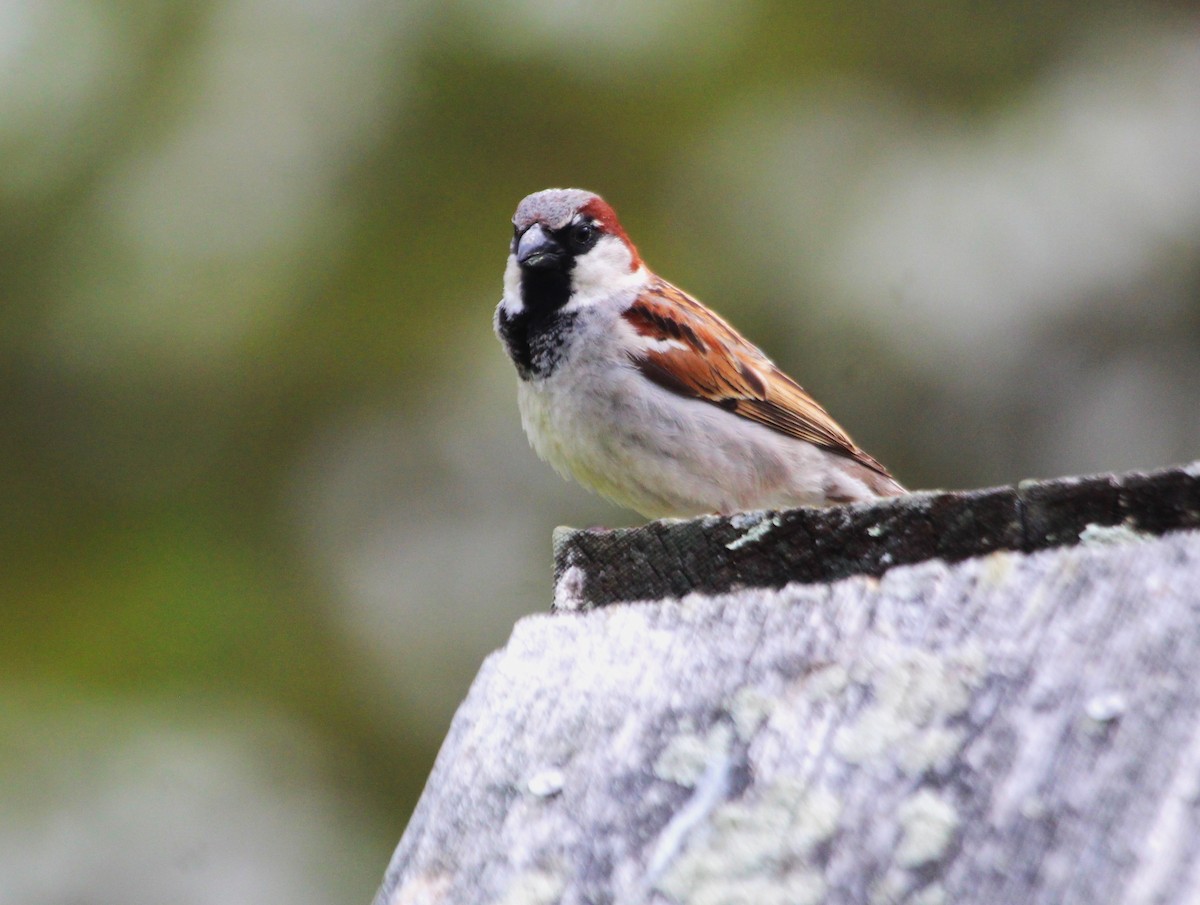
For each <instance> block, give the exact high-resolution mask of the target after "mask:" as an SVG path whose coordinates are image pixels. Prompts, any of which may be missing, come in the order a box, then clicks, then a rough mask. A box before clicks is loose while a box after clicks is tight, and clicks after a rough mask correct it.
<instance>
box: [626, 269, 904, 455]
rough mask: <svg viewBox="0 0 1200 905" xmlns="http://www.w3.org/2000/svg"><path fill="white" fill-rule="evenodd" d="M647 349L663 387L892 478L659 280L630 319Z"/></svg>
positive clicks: (649, 368) (647, 362)
mask: <svg viewBox="0 0 1200 905" xmlns="http://www.w3.org/2000/svg"><path fill="white" fill-rule="evenodd" d="M624 317H625V320H626V321H627V322H628V323H629V324H630V326H632V327H633V329H634V330H635V331H636V332H637V333H638V335H639V336H642V337H645V338H646V339H647V344H646V348H644V349H641V350H639V351H637V352H635V353H632V354H631V355H630V358H631V359H632V361H633V363H634V365H635V366H636V367H637V368H638V369H639V370H640V371H641V372H642V373H643V374H645V375H646V377H647V378H649V379H650V380H652V381H654V382H655V383H657V384H658V385H659V386H661V387H664V388H665V389H668V390H670V391H671V392H673V393H678V394H679V395H681V396H687V397H691V398H694V399H701V400H703V401H705V402H709V403H712V404H713V405H716V406H719V407H720V408H723V409H725V410H726V411H729V412H733V413H734V414H736V415H740V416H741V417H743V418H746V419H749V420H750V421H757V422H758V423H759V424H763V425H765V426H767V427H769V428H771V429H772V430H775V431H778V432H779V433H781V434H785V435H787V436H789V437H795V438H796V439H798V440H805V441H807V442H809V443H813V444H815V445H817V446H820V447H823V448H825V449H828V450H830V451H832V452H835V453H838V454H839V455H843V456H846V457H847V458H850V459H854V460H855V461H857V462H860V463H862V464H863V465H865V466H866V467H868V468H870V469H871V470H872V471H876V472H878V473H879V474H881V475H885V476H889V477H890V475H888V472H887V470H886V469H885V468H884V467H883V466H882V465H880V464H879V463H878V462H877V461H875V459H874V458H872V457H871V456H869V455H868V454H867V453H865V452H863V450H861V449H859V448H858V446H857V445H855V443H854V441H853V440H851V439H850V436H849V435H848V434H847V433H846V432H845V431H844V430H842V428H841V427H840V426H839V425H838V423H837V422H836V421H834V420H833V418H831V417H830V416H829V413H828V412H827V411H825V409H823V408H821V406H820V405H819V404H818V403H817V401H816V400H815V399H813V398H812V396H810V395H808V393H807V392H805V390H804V388H803V387H802V386H800V384H798V383H796V381H794V380H792V378H790V377H788V376H787V375H786V374H785V373H783V371H781V370H779V368H777V367H776V366H775V365H774V364H773V363H772V362H771V360H770V359H768V358H767V357H766V356H765V355H763V353H762V352H761V351H759V349H758V348H757V347H755V346H754V345H753V344H751V343H750V342H749V341H747V340H746V339H745V338H743V337H742V335H741V334H740V333H738V332H737V331H736V330H734V329H733V327H731V326H729V324H727V323H726V322H725V321H724V320H722V319H721V318H720V317H718V316H717V315H715V314H714V313H713V312H711V311H710V310H708V309H707V308H705V307H704V306H703V305H701V304H700V303H699V302H698V301H696V300H695V299H694V298H692V297H691V296H690V295H688V294H687V293H686V292H684V291H683V290H682V289H679V288H677V287H675V286H672V285H671V284H670V283H668V282H666V281H665V280H662V279H659V278H655V279H654V280H652V281H651V283H650V285H649V286H647V287H646V289H645V290H644V291H643V292H642V294H641V295H640V296H639V297H638V299H637V301H635V302H634V303H633V305H631V306H630V307H629V309H628V310H627V311H626V312H625V314H624Z"/></svg>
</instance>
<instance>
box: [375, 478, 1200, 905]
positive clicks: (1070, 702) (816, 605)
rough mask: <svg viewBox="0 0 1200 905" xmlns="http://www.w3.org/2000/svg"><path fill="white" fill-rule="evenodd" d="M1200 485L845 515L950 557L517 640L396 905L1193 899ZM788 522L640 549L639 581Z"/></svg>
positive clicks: (970, 498)
mask: <svg viewBox="0 0 1200 905" xmlns="http://www.w3.org/2000/svg"><path fill="white" fill-rule="evenodd" d="M1195 471H1196V470H1195V469H1191V470H1187V469H1180V470H1177V471H1174V472H1165V473H1161V474H1158V475H1147V476H1124V477H1121V478H1109V479H1088V480H1085V481H1078V482H1051V483H1048V484H1041V485H1025V486H1023V487H1022V488H1021V489H1020V490H1019V491H987V492H983V493H980V494H951V495H940V496H930V497H924V498H919V499H917V500H913V501H909V502H908V503H907V504H900V505H894V504H893V505H885V506H883V507H877V509H875V510H871V509H861V510H860V509H856V510H851V511H846V510H842V511H841V512H840V513H837V512H833V513H823V514H822V515H823V516H824V517H827V518H831V519H842V520H844V521H842V522H840V523H839V524H843V525H850V526H853V531H854V532H857V533H856V534H855V536H856V537H857V538H858V543H860V544H861V547H860V548H859V549H861V550H870V549H877V548H873V547H871V543H872V542H873V541H880V542H882V543H884V544H887V543H889V540H888V538H889V537H890V535H891V533H899V534H901V535H904V536H907V537H909V538H915V539H916V540H913V543H918V541H919V543H920V544H923V545H925V548H926V549H932V550H937V551H940V552H939V553H934V554H931V556H934V557H938V556H942V555H944V556H945V558H944V559H943V558H932V559H929V560H928V561H925V562H920V563H916V564H913V565H899V566H893V567H891V568H887V569H881V568H879V565H880V560H879V558H878V556H876V559H875V560H874V562H875V563H876V565H875V566H871V567H869V568H867V569H860V570H858V571H860V572H864V571H865V572H872V571H882V572H884V574H882V575H881V576H880V577H875V576H874V575H871V574H857V575H852V576H851V577H848V578H843V579H841V580H836V581H829V582H824V583H792V584H787V585H786V586H784V587H775V586H774V585H775V584H783V581H781V580H780V579H778V578H774V579H771V580H770V581H761V582H756V583H757V584H758V585H760V586H755V587H747V588H743V589H741V590H738V591H734V592H730V593H725V594H717V595H706V594H687V595H686V596H683V597H682V599H663V600H658V601H651V602H642V603H634V604H614V605H609V606H602V607H598V608H591V609H589V608H588V603H589V601H587V600H586V599H583V600H582V601H581V602H582V603H583V607H582V610H583V611H582V612H579V613H578V614H566V613H557V614H547V615H540V616H533V617H529V618H527V619H524V620H522V621H521V622H520V623H518V624H517V626H516V628H515V629H514V631H513V635H512V637H511V639H510V640H509V642H508V644H507V645H506V646H505V647H504V648H503V649H502V650H500V651H498V652H497V653H495V654H493V655H492V656H491V657H489V658H488V660H487V661H486V662H485V663H484V665H483V668H482V669H481V671H480V673H479V676H478V677H477V679H476V681H475V684H474V685H473V686H472V689H471V691H470V693H469V695H468V697H467V699H466V701H465V702H464V703H463V705H462V707H461V708H460V709H459V712H458V713H457V715H456V716H455V718H454V722H453V724H452V726H451V729H450V732H449V735H448V736H447V738H446V741H445V744H444V746H443V748H442V751H441V753H440V755H439V757H438V760H437V763H436V765H435V767H434V769H433V772H432V774H431V776H430V778H429V782H428V784H427V786H426V789H425V793H424V795H423V796H422V798H421V801H420V803H419V804H418V806H417V809H416V811H415V812H414V814H413V816H412V818H411V821H410V823H409V825H408V828H407V830H406V831H405V833H404V836H403V838H402V840H401V842H400V845H399V848H398V849H397V851H396V854H395V856H394V858H393V861H392V863H391V865H390V867H389V868H388V871H387V874H386V878H385V881H384V884H383V887H382V889H381V890H380V894H379V897H378V900H377V902H378V903H379V905H415V903H494V902H496V903H504V905H517V903H544V905H550V903H565V905H585V903H587V905H600V903H641V902H655V903H694V905H717V903H735V902H753V903H764V905H774V903H778V905H785V903H786V905H796V903H843V902H845V903H892V902H906V903H921V905H936V903H953V902H972V903H995V905H1000V903H1003V905H1010V903H1014V902H1020V903H1046V905H1050V903H1054V905H1058V903H1087V905H1095V903H1102V902H1103V903H1108V902H1122V903H1174V902H1194V901H1200V532H1195V531H1188V530H1175V529H1178V528H1180V527H1182V526H1183V525H1184V524H1186V522H1187V520H1188V519H1192V518H1194V517H1195V509H1196V478H1195ZM1006 494H1007V496H1006ZM1005 499H1008V500H1009V501H1010V502H1009V503H1005V502H1004V500H1005ZM1013 499H1016V500H1020V501H1021V503H1020V506H1021V507H1022V508H1023V511H1024V515H1023V517H1022V518H1021V519H1019V520H1018V522H1017V523H1019V524H1020V525H1021V526H1022V527H1021V529H1020V531H1018V532H1014V531H1013V529H1012V525H1013V524H1014V521H1013V518H1012V516H1011V512H1012V508H1011V505H1010V503H1011V501H1012V500H1013ZM1006 507H1008V508H1007V509H1006ZM1006 512H1008V513H1010V514H1008V515H1006V514H1005V513H1006ZM809 515H812V514H809ZM792 517H793V516H792V514H791V513H787V514H784V515H783V518H782V519H781V520H780V524H772V523H770V522H766V523H764V522H762V521H759V522H751V521H749V520H747V521H744V522H742V523H741V526H740V527H739V526H738V525H737V524H735V523H734V522H733V521H732V520H716V519H713V520H703V521H702V522H700V523H696V522H692V523H683V524H678V525H673V526H659V525H654V526H651V527H650V528H648V529H639V530H646V531H650V532H653V533H655V534H656V536H658V537H660V538H662V540H661V542H660V543H659V546H658V547H657V550H658V552H657V553H656V554H652V553H650V552H646V553H645V554H644V555H645V556H646V559H647V565H645V569H646V570H649V572H650V573H654V572H655V570H656V569H657V570H658V571H661V572H663V573H664V575H665V576H666V577H665V578H663V579H661V580H664V581H665V580H667V579H668V578H669V579H670V580H672V581H674V580H676V579H675V578H673V577H671V576H672V575H673V574H674V573H672V572H671V570H670V569H669V568H668V567H667V566H666V565H665V564H666V563H669V562H670V559H671V557H673V556H674V557H677V558H679V559H680V560H684V561H687V560H688V557H689V556H690V555H691V548H690V546H689V544H691V543H693V542H694V539H695V538H697V537H702V536H703V537H711V538H716V539H717V540H715V541H714V543H719V544H720V545H721V547H722V548H724V549H726V550H727V551H729V552H730V553H733V554H737V553H739V551H742V550H747V549H748V548H750V547H751V546H753V545H755V544H761V543H764V542H765V543H767V544H768V546H769V545H770V544H771V543H772V541H771V539H772V538H774V537H775V532H776V531H777V530H779V529H780V528H781V527H782V526H783V525H787V524H790V522H789V521H788V519H790V518H792ZM871 519H873V521H871ZM763 524H766V525H767V527H766V528H764V529H760V526H762V525H763ZM697 525H699V526H700V527H699V529H698V528H697ZM875 525H884V526H886V530H884V531H879V532H877V534H878V536H876V534H872V533H871V532H870V530H869V529H870V528H871V527H873V526H875ZM972 526H974V527H972ZM756 529H757V530H756ZM796 530H797V531H799V530H800V529H799V528H797V529H796ZM1164 531H1166V532H1167V533H1165V534H1163V535H1162V536H1157V535H1158V534H1160V533H1162V532H1164ZM1031 532H1032V533H1031ZM972 534H977V535H981V536H982V537H983V541H982V542H983V543H986V544H993V545H994V546H995V547H1000V548H1011V549H999V550H996V552H990V553H986V551H985V555H971V554H969V553H966V552H965V550H966V549H967V547H968V546H969V544H968V543H967V540H968V539H969V537H970V536H971V535H972ZM1031 537H1032V538H1034V540H1032V541H1031V540H1030V538H1031ZM689 538H690V539H691V540H689ZM1051 539H1053V540H1051ZM1001 541H1003V542H1001ZM739 543H740V544H741V545H740V546H739ZM829 543H830V544H832V541H830V542H829ZM897 543H899V542H897ZM1054 544H1059V546H1055V545H1054ZM731 545H732V549H731V548H730V547H731ZM1039 547H1046V548H1047V549H1040V550H1039V549H1037V548H1039ZM639 549H642V550H644V551H653V550H654V549H656V548H654V547H652V546H646V547H641V548H639ZM824 549H827V550H832V552H831V555H834V556H841V557H842V559H843V561H844V562H845V563H846V565H844V566H837V567H829V568H831V569H832V572H833V574H836V573H837V571H838V570H840V569H843V568H849V566H850V563H849V560H848V559H846V557H847V556H848V554H846V553H845V552H844V551H845V549H846V548H836V549H835V548H832V547H831V546H826V547H825V548H824ZM901 549H903V548H902V547H896V546H889V547H886V548H885V549H884V550H883V551H880V553H882V552H887V551H888V550H891V551H893V555H895V551H898V550H901ZM1027 550H1032V551H1033V552H1027ZM839 551H840V552H839ZM948 560H955V561H948ZM707 562H709V561H706V563H707ZM600 564H601V565H603V563H600ZM639 568H642V567H641V566H639ZM706 568H709V565H707V564H700V565H692V566H689V567H688V568H687V569H684V570H681V571H683V572H685V573H686V574H688V575H690V577H691V578H692V579H693V580H696V581H697V582H698V583H699V584H700V585H701V586H706V585H704V574H703V569H706ZM689 570H690V571H689ZM733 577H734V578H736V573H733ZM569 580H571V579H569ZM575 580H576V581H577V585H576V586H575V587H574V588H568V589H567V590H569V591H571V592H572V593H574V594H576V595H579V594H580V593H581V588H586V584H579V583H578V576H576V578H575ZM731 580H732V579H731ZM671 587H673V588H680V589H681V590H684V591H686V587H681V585H679V584H673V585H671ZM561 590H562V589H561V582H560V591H561ZM631 596H645V594H636V595H631ZM560 602H561V601H560Z"/></svg>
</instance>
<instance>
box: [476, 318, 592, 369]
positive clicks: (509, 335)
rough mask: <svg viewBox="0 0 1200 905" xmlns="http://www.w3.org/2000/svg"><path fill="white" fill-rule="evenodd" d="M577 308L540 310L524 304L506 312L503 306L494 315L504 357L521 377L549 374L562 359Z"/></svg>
mask: <svg viewBox="0 0 1200 905" xmlns="http://www.w3.org/2000/svg"><path fill="white" fill-rule="evenodd" d="M577 316H578V312H575V311H562V310H560V309H558V308H556V309H554V310H552V311H548V312H544V313H539V312H534V311H530V310H529V309H528V308H526V309H524V310H523V311H521V312H519V313H518V314H515V315H512V316H510V315H509V314H508V312H506V311H505V310H504V308H503V307H501V308H500V309H499V312H498V313H497V316H496V329H497V332H498V333H499V334H500V339H501V340H502V341H503V342H504V347H505V348H506V349H507V350H508V357H509V358H511V359H512V360H513V364H514V365H516V366H517V374H518V375H520V377H521V379H522V380H533V379H535V378H545V377H549V376H550V375H551V374H553V373H554V371H555V370H556V369H557V368H558V366H559V364H560V363H561V362H562V357H563V353H564V352H565V350H566V343H567V339H566V337H567V334H568V332H569V331H570V329H571V325H572V324H573V323H574V322H575V318H576V317H577Z"/></svg>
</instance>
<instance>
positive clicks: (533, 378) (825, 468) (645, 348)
mask: <svg viewBox="0 0 1200 905" xmlns="http://www.w3.org/2000/svg"><path fill="white" fill-rule="evenodd" d="M512 222H513V237H512V244H511V247H510V249H509V255H508V264H507V266H506V267H505V271H504V296H503V298H502V299H501V300H500V304H499V305H498V306H497V308H496V315H495V319H494V324H493V326H494V328H495V331H496V335H497V336H498V337H499V338H500V341H501V342H502V343H503V344H504V347H505V349H506V350H507V352H508V355H509V357H510V358H511V359H512V362H513V364H514V365H515V366H516V370H517V376H518V377H519V380H518V385H517V401H518V406H519V408H520V412H521V423H522V425H523V427H524V429H525V434H526V435H527V436H528V438H529V442H530V444H531V445H532V446H533V449H534V450H535V451H536V452H537V454H538V455H539V456H540V457H541V458H542V459H544V460H546V461H547V462H549V463H550V464H551V465H553V466H554V468H555V469H556V470H557V471H558V472H559V473H561V474H562V475H563V476H564V477H567V478H574V479H575V480H576V481H578V482H579V483H580V484H583V485H584V486H585V487H587V488H589V489H591V490H593V491H596V492H598V493H599V494H601V495H602V496H605V497H607V498H609V499H610V500H612V501H613V502H615V503H618V504H619V505H622V506H625V507H627V508H630V509H633V510H635V511H636V512H639V513H640V514H642V515H644V516H646V517H647V518H652V519H653V518H687V517H691V516H697V515H704V514H709V513H718V514H723V515H724V514H730V513H734V512H739V511H744V510H750V509H786V508H791V507H795V506H829V505H834V504H840V503H854V502H859V501H863V500H870V499H874V498H876V497H887V496H896V495H897V494H901V493H904V492H905V491H904V488H903V487H901V486H900V484H898V483H897V482H896V481H895V479H894V478H892V476H891V475H890V474H889V473H888V471H887V469H886V468H884V467H883V466H882V465H880V464H879V462H878V461H876V460H875V459H874V458H872V457H871V456H869V455H868V454H867V453H866V452H864V451H863V450H862V449H860V448H859V447H858V446H857V445H856V444H855V443H854V441H853V440H851V439H850V436H849V435H848V434H847V433H846V432H845V431H844V430H842V428H841V427H840V426H838V424H837V422H835V421H834V420H833V419H832V418H831V417H830V416H829V414H828V413H827V412H826V411H825V409H824V408H822V407H821V406H820V405H819V404H818V403H817V402H816V400H814V399H813V398H812V397H811V396H810V395H809V394H808V393H807V392H805V390H804V388H803V387H801V386H800V384H798V383H797V382H796V381H794V380H793V379H792V378H791V377H789V376H788V375H787V374H785V373H784V372H783V371H781V370H780V369H779V368H778V367H776V366H775V365H774V364H773V363H772V362H771V360H770V359H769V358H767V356H766V355H764V354H763V353H762V351H760V350H759V349H758V347H757V346H755V345H753V344H752V343H751V342H750V341H749V340H747V339H745V338H743V337H742V335H741V334H740V333H738V332H737V331H736V330H734V328H733V327H731V326H730V325H729V324H728V323H726V322H725V321H724V320H723V319H722V318H721V317H719V316H718V315H717V314H715V313H714V312H713V311H711V310H710V309H709V308H707V307H705V306H704V305H702V304H701V303H700V302H699V301H697V300H696V299H695V298H693V297H692V296H690V295H688V294H687V293H686V292H684V291H683V290H682V289H679V288H678V287H676V286H674V285H672V284H671V283H668V282H667V281H666V280H664V279H663V278H662V277H660V276H658V275H657V274H655V273H654V272H653V271H652V270H651V269H650V268H649V267H647V266H646V264H645V263H644V262H643V261H642V258H641V255H639V254H638V250H637V248H636V247H635V246H634V244H633V243H632V242H631V241H630V240H629V236H627V235H626V234H625V230H624V229H622V227H621V224H620V222H619V221H618V220H617V216H616V214H615V213H614V212H613V209H612V208H611V207H610V206H609V205H608V204H607V203H606V202H605V201H604V200H603V199H602V198H600V196H598V195H595V194H593V193H592V192H588V191H584V190H582V189H546V190H545V191H541V192H535V193H534V194H532V195H529V196H528V197H527V198H525V199H524V200H523V201H521V203H520V204H519V205H518V206H517V211H516V213H515V214H514V215H513V221H512Z"/></svg>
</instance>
